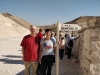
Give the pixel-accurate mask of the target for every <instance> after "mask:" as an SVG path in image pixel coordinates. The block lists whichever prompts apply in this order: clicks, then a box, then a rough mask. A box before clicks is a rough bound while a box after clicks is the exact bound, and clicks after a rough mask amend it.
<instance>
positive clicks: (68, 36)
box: [65, 34, 80, 59]
mask: <svg viewBox="0 0 100 75" xmlns="http://www.w3.org/2000/svg"><path fill="white" fill-rule="evenodd" d="M79 37H80V35H78V36H76V37H71V35H70V34H66V37H65V39H66V47H67V50H68V52H67V54H68V59H70V57H71V53H72V48H73V46H72V47H70V46H69V41H70V40H72V41H73V40H77V39H78V38H79Z"/></svg>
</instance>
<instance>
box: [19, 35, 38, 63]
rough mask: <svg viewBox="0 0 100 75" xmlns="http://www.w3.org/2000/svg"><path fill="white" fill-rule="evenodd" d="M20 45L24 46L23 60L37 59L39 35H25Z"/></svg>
mask: <svg viewBox="0 0 100 75" xmlns="http://www.w3.org/2000/svg"><path fill="white" fill-rule="evenodd" d="M20 46H23V47H25V52H24V53H25V61H38V58H39V37H38V36H37V35H36V36H33V37H32V36H30V35H27V36H25V37H24V38H23V40H22V42H21V44H20Z"/></svg>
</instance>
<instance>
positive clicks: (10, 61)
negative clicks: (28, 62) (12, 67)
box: [0, 55, 24, 64]
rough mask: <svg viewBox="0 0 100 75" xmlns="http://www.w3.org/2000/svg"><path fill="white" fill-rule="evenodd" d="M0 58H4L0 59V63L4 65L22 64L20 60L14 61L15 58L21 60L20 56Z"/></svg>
mask: <svg viewBox="0 0 100 75" xmlns="http://www.w3.org/2000/svg"><path fill="white" fill-rule="evenodd" d="M2 56H3V57H4V58H2V59H0V62H4V64H24V63H23V61H22V60H16V59H17V58H21V56H16V55H2ZM5 57H6V58H5Z"/></svg>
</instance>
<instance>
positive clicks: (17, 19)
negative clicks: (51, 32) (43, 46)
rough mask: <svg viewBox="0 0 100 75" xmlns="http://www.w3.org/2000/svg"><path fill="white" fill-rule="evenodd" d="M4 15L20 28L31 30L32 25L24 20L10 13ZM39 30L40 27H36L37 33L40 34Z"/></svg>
mask: <svg viewBox="0 0 100 75" xmlns="http://www.w3.org/2000/svg"><path fill="white" fill-rule="evenodd" d="M2 15H3V16H5V17H7V18H9V19H11V20H13V21H14V22H16V23H17V24H19V25H20V26H22V27H24V28H27V29H29V28H30V25H32V24H30V23H29V22H27V21H25V20H24V19H21V18H19V17H17V16H14V15H11V14H9V13H2ZM39 29H40V28H39V27H36V32H37V33H38V31H39Z"/></svg>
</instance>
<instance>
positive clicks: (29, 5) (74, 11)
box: [0, 0, 100, 26]
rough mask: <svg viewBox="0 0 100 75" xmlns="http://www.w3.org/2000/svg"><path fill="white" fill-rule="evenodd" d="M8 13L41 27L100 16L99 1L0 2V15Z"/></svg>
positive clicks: (11, 0) (40, 0)
mask: <svg viewBox="0 0 100 75" xmlns="http://www.w3.org/2000/svg"><path fill="white" fill-rule="evenodd" d="M6 12H7V13H10V14H12V15H14V16H17V17H19V18H21V19H24V20H25V21H27V22H29V23H30V24H33V25H36V26H41V25H51V24H54V23H57V21H59V22H60V23H65V22H69V21H71V20H74V19H75V18H78V17H80V16H100V0H0V13H6Z"/></svg>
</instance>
